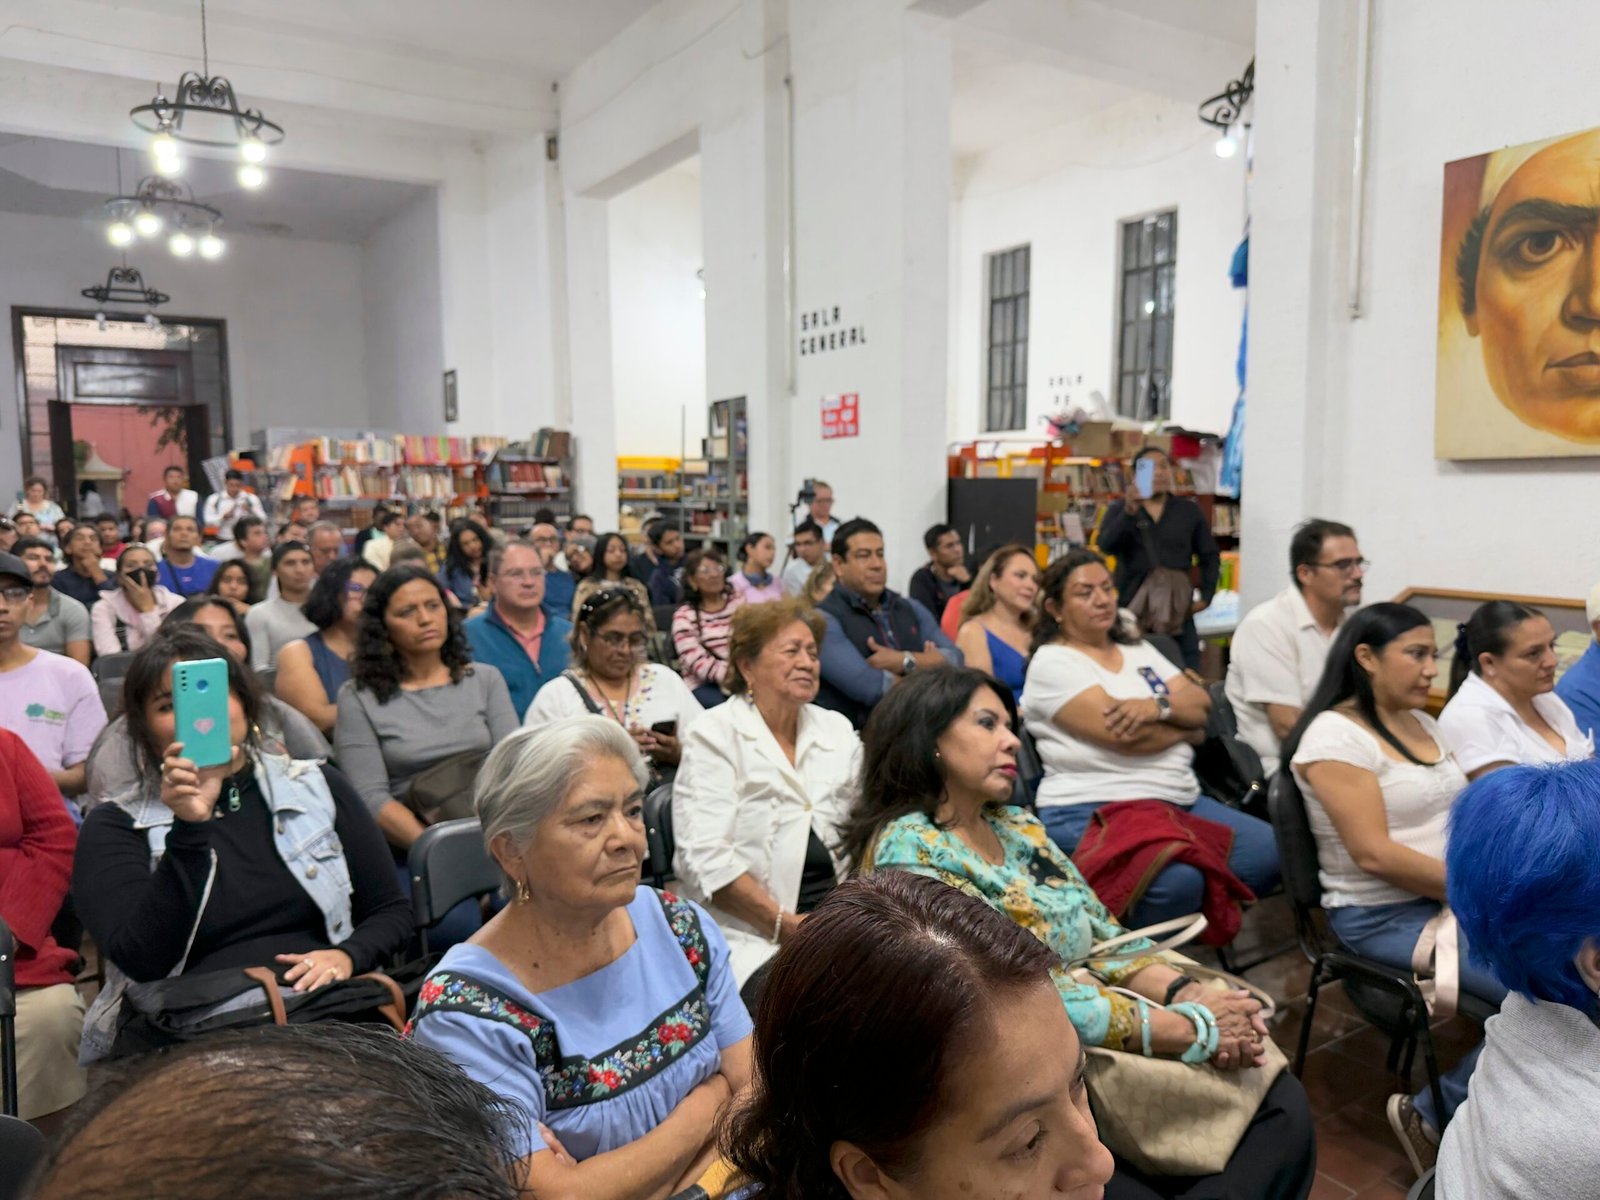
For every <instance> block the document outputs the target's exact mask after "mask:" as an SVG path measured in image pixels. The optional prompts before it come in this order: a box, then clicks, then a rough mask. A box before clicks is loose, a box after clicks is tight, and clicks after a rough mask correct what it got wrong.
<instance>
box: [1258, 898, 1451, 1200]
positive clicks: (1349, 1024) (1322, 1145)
mask: <svg viewBox="0 0 1600 1200" xmlns="http://www.w3.org/2000/svg"><path fill="white" fill-rule="evenodd" d="M1293 940H1294V929H1293V924H1292V921H1291V919H1290V917H1289V911H1288V906H1287V903H1286V902H1285V901H1284V899H1283V898H1282V897H1281V896H1278V897H1273V898H1271V899H1268V900H1266V901H1264V902H1263V903H1262V904H1260V905H1258V906H1257V907H1256V908H1255V909H1254V910H1253V911H1252V912H1250V913H1249V914H1248V915H1247V916H1246V918H1245V926H1244V928H1243V929H1242V930H1241V931H1240V934H1239V937H1238V939H1237V940H1236V941H1235V943H1234V949H1235V957H1236V959H1237V960H1238V961H1243V962H1248V961H1250V960H1251V959H1254V958H1257V957H1259V956H1260V954H1262V953H1264V952H1267V951H1269V950H1271V949H1273V948H1275V947H1279V946H1287V945H1290V944H1291V943H1293ZM1245 975H1246V976H1247V977H1248V978H1249V979H1250V980H1251V982H1253V983H1255V984H1256V985H1257V986H1258V987H1261V988H1264V989H1265V990H1266V991H1268V992H1270V993H1271V994H1272V996H1273V997H1274V999H1276V1000H1277V1002H1278V1012H1277V1015H1276V1016H1275V1018H1274V1020H1273V1037H1274V1038H1275V1039H1276V1041H1277V1042H1278V1044H1279V1045H1280V1046H1281V1047H1282V1048H1283V1050H1284V1053H1285V1054H1287V1055H1288V1056H1289V1059H1290V1062H1291V1063H1293V1061H1294V1053H1295V1048H1296V1039H1297V1038H1298V1037H1299V1035H1300V1026H1301V1023H1302V1022H1303V1021H1304V1019H1305V1011H1306V987H1307V984H1308V982H1309V980H1310V977H1311V967H1310V964H1309V963H1307V962H1306V960H1305V957H1304V956H1303V955H1302V954H1301V953H1300V950H1299V948H1298V946H1292V947H1291V948H1287V949H1284V950H1282V951H1281V952H1280V953H1277V954H1275V955H1274V956H1273V957H1272V958H1270V959H1268V960H1267V961H1266V962H1263V963H1262V964H1261V965H1260V966H1256V967H1251V968H1249V969H1248V970H1247V971H1246V972H1245ZM1481 1036H1482V1030H1481V1029H1480V1028H1479V1027H1478V1026H1476V1025H1475V1024H1473V1023H1472V1022H1471V1021H1468V1020H1466V1019H1465V1018H1462V1017H1457V1018H1454V1019H1452V1020H1449V1021H1444V1022H1441V1023H1440V1024H1439V1025H1437V1026H1436V1027H1435V1029H1434V1045H1435V1047H1436V1049H1437V1052H1438V1054H1439V1057H1440V1061H1441V1065H1442V1066H1443V1067H1445V1068H1448V1067H1449V1066H1451V1065H1453V1064H1454V1063H1455V1062H1456V1060H1457V1059H1458V1058H1459V1057H1460V1055H1461V1054H1462V1053H1464V1052H1465V1051H1466V1050H1468V1049H1470V1048H1471V1047H1472V1046H1473V1045H1474V1044H1476V1042H1477V1041H1478V1040H1479V1038H1480V1037H1481ZM1387 1055H1388V1040H1387V1039H1386V1038H1385V1037H1384V1036H1383V1035H1382V1034H1380V1033H1379V1032H1378V1031H1377V1030H1376V1029H1374V1028H1373V1027H1372V1026H1370V1025H1368V1024H1367V1023H1366V1021H1364V1020H1363V1019H1362V1018H1361V1017H1360V1016H1359V1015H1358V1014H1357V1012H1356V1010H1355V1008H1354V1007H1353V1006H1352V1005H1351V1004H1350V1002H1349V1000H1348V999H1346V997H1345V995H1344V990H1343V988H1341V987H1340V986H1338V985H1336V984H1335V985H1332V986H1325V987H1324V988H1323V989H1322V991H1321V994H1320V995H1319V997H1318V1001H1317V1019H1316V1024H1315V1025H1314V1026H1313V1028H1312V1031H1311V1052H1310V1054H1309V1055H1308V1056H1307V1058H1306V1067H1305V1071H1304V1073H1303V1074H1302V1076H1301V1082H1302V1083H1303V1084H1304V1085H1305V1089H1306V1095H1307V1096H1308V1097H1309V1098H1310V1101H1311V1113H1312V1116H1313V1117H1314V1118H1315V1119H1316V1124H1317V1182H1316V1186H1315V1187H1314V1188H1312V1191H1311V1198H1312V1200H1351V1198H1352V1197H1361V1200H1405V1195H1406V1192H1407V1191H1408V1190H1409V1189H1410V1187H1411V1185H1412V1184H1413V1183H1414V1182H1415V1177H1414V1175H1413V1173H1412V1170H1411V1165H1410V1163H1408V1162H1407V1161H1406V1157H1405V1155H1404V1153H1403V1152H1402V1151H1401V1149H1400V1146H1399V1143H1398V1142H1397V1141H1396V1140H1395V1137H1394V1134H1393V1133H1392V1132H1391V1131H1390V1129H1389V1122H1388V1119H1387V1118H1386V1117H1385V1116H1384V1105H1385V1103H1386V1102H1387V1100H1388V1098H1389V1096H1390V1094H1391V1093H1393V1092H1397V1091H1400V1090H1402V1085H1401V1083H1400V1081H1399V1080H1398V1078H1397V1077H1396V1076H1394V1075H1391V1074H1390V1073H1389V1072H1388V1070H1387V1068H1386V1066H1385V1059H1386V1058H1387ZM1424 1079H1425V1076H1424V1074H1423V1070H1422V1063H1421V1056H1420V1054H1419V1055H1418V1061H1417V1065H1416V1068H1415V1071H1414V1073H1413V1083H1412V1087H1411V1089H1410V1090H1412V1091H1415V1090H1416V1089H1417V1088H1420V1087H1422V1085H1423V1082H1424Z"/></svg>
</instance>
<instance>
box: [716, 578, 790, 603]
mask: <svg viewBox="0 0 1600 1200" xmlns="http://www.w3.org/2000/svg"><path fill="white" fill-rule="evenodd" d="M767 579H768V581H767V582H766V583H764V584H757V583H751V582H750V576H748V575H746V574H745V573H744V572H743V571H735V572H734V573H733V578H732V579H730V580H728V582H729V583H731V584H733V590H734V591H735V592H737V593H738V594H739V596H740V597H741V598H743V600H744V602H745V603H746V604H760V603H762V602H763V601H765V600H782V599H783V580H782V579H780V578H778V576H776V575H769V576H768V577H767Z"/></svg>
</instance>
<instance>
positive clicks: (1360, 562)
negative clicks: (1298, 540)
mask: <svg viewBox="0 0 1600 1200" xmlns="http://www.w3.org/2000/svg"><path fill="white" fill-rule="evenodd" d="M1306 565H1307V566H1309V567H1311V568H1312V569H1316V568H1319V567H1326V568H1328V569H1329V570H1330V571H1338V572H1340V573H1341V574H1343V575H1354V574H1355V573H1356V572H1357V571H1365V570H1366V569H1367V568H1368V567H1370V566H1372V560H1371V559H1370V558H1336V559H1334V560H1333V561H1332V562H1325V563H1307V564H1306Z"/></svg>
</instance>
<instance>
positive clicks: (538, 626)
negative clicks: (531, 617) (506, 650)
mask: <svg viewBox="0 0 1600 1200" xmlns="http://www.w3.org/2000/svg"><path fill="white" fill-rule="evenodd" d="M538 616H539V619H538V620H537V621H535V622H534V624H533V632H532V633H530V634H526V635H525V634H523V632H522V630H520V629H518V628H517V627H516V626H515V625H513V624H512V623H511V622H510V621H507V620H505V618H504V617H503V616H502V617H501V618H500V619H501V621H502V622H504V624H505V627H506V628H507V629H508V630H510V631H511V636H512V637H514V638H516V639H517V641H518V643H519V644H521V646H522V649H523V651H524V652H525V653H526V654H527V656H528V660H529V661H530V662H534V663H537V662H538V661H539V647H540V646H541V645H542V644H543V643H544V610H543V609H540V610H539V614H538Z"/></svg>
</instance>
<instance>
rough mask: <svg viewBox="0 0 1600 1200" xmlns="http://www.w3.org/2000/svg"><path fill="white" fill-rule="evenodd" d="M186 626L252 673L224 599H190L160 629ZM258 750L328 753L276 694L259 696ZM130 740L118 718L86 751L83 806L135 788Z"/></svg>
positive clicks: (240, 622)
mask: <svg viewBox="0 0 1600 1200" xmlns="http://www.w3.org/2000/svg"><path fill="white" fill-rule="evenodd" d="M185 625H192V626H195V627H197V628H199V629H201V630H202V631H204V632H205V633H206V634H207V635H208V636H210V637H211V638H213V639H214V640H215V641H216V643H217V645H219V646H221V647H222V648H223V650H224V651H226V652H227V655H228V657H229V658H231V659H233V660H234V661H235V662H237V663H238V664H239V665H240V667H242V668H243V669H244V672H245V674H247V675H249V676H250V677H251V678H252V679H254V678H255V673H254V672H253V671H251V670H250V632H249V630H247V629H246V628H245V626H244V618H243V617H241V616H240V615H239V613H238V611H237V610H236V609H235V608H234V607H233V606H232V605H231V604H228V603H227V602H226V601H224V600H222V599H220V598H218V597H216V596H190V597H189V598H188V599H187V600H185V601H183V602H182V603H181V604H179V605H178V607H177V608H175V609H173V610H172V611H171V612H170V613H168V614H167V616H166V619H165V620H164V621H162V622H161V629H162V630H163V631H165V630H168V629H178V628H181V627H182V626H185ZM261 699H262V706H261V739H262V746H263V747H264V748H265V749H267V750H268V751H269V752H271V753H274V754H287V755H288V756H289V757H290V758H295V759H325V758H327V757H328V755H329V754H330V753H331V750H330V748H329V746H328V739H327V738H325V737H323V736H322V734H321V733H320V732H319V731H318V730H317V727H316V726H315V725H313V724H312V723H311V722H310V721H309V720H307V719H306V718H305V717H304V716H302V715H301V714H300V713H298V712H296V711H295V710H294V709H293V708H290V707H289V706H288V705H287V704H285V703H284V702H283V701H282V700H280V699H278V698H277V697H276V696H272V695H268V694H265V693H263V694H262V697H261ZM134 759H135V753H134V743H133V737H132V735H131V734H130V733H129V731H128V718H127V715H126V713H123V714H121V715H118V716H117V717H116V718H115V719H114V720H112V721H111V723H110V724H109V725H107V726H106V727H105V729H104V730H103V731H102V732H101V734H100V736H99V737H98V738H96V739H95V743H94V748H93V749H92V750H90V752H89V760H88V764H87V765H88V768H89V777H88V791H87V792H86V793H85V808H89V807H92V806H94V805H96V804H102V803H104V802H105V801H107V800H113V799H116V798H118V797H120V796H123V795H125V794H126V793H128V792H130V791H136V790H137V789H138V788H139V768H138V765H137V763H136V762H135V761H134Z"/></svg>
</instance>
